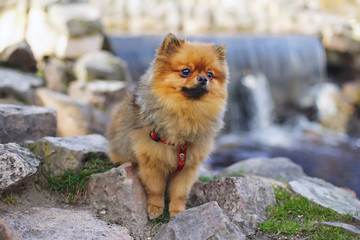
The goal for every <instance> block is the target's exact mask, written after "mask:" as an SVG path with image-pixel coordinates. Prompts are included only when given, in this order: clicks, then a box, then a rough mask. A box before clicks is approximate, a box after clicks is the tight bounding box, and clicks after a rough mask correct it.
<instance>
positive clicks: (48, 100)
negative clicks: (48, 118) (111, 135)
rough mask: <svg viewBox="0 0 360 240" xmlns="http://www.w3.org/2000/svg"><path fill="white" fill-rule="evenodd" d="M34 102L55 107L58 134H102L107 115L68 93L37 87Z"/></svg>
mask: <svg viewBox="0 0 360 240" xmlns="http://www.w3.org/2000/svg"><path fill="white" fill-rule="evenodd" d="M35 95H36V102H37V103H38V105H40V106H44V107H49V108H55V109H56V110H57V113H58V122H57V129H58V133H57V134H58V136H59V137H73V136H79V135H87V134H91V133H99V134H103V133H104V132H105V129H106V126H107V124H108V121H109V119H108V117H106V116H105V115H104V113H102V112H101V111H100V110H98V109H96V108H93V107H92V106H90V105H89V104H85V103H82V102H79V101H76V100H74V99H73V98H71V97H69V96H68V95H65V94H62V93H58V92H55V91H51V90H49V89H46V88H40V89H37V90H36V92H35Z"/></svg>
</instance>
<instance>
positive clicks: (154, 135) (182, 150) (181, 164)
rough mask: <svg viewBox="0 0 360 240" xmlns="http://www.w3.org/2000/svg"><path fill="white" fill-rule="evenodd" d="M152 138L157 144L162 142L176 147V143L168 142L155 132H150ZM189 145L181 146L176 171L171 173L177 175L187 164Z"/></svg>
mask: <svg viewBox="0 0 360 240" xmlns="http://www.w3.org/2000/svg"><path fill="white" fill-rule="evenodd" d="M149 136H150V138H151V139H152V140H154V141H155V142H162V143H164V144H167V145H170V146H175V144H174V143H169V142H168V141H166V139H164V138H162V137H160V136H159V135H158V134H157V133H156V132H155V131H154V130H153V131H151V132H150V134H149ZM187 145H188V143H187V142H185V144H182V145H179V150H178V154H177V155H178V165H177V167H176V169H175V170H174V171H172V172H171V173H176V172H178V171H179V172H180V171H181V170H182V169H183V168H184V166H185V163H186V150H187Z"/></svg>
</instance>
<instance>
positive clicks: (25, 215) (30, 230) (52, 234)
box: [2, 207, 133, 240]
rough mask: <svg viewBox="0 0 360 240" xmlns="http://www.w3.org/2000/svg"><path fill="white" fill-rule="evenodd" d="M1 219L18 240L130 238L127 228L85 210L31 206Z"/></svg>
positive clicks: (126, 239)
mask: <svg viewBox="0 0 360 240" xmlns="http://www.w3.org/2000/svg"><path fill="white" fill-rule="evenodd" d="M2 218H3V220H4V221H5V222H6V225H7V227H8V228H9V229H10V230H11V231H12V232H13V233H14V234H15V236H16V237H18V238H20V239H54V240H60V239H84V240H85V239H121V240H130V239H133V238H132V237H131V236H130V235H129V232H128V230H127V229H126V228H124V227H121V226H117V225H109V224H108V223H106V222H104V221H102V220H99V219H97V218H96V217H95V216H93V215H92V214H91V212H89V211H85V210H67V209H58V208H44V207H33V208H30V209H29V210H27V211H14V212H9V213H5V214H3V215H2Z"/></svg>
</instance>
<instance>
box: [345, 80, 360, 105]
mask: <svg viewBox="0 0 360 240" xmlns="http://www.w3.org/2000/svg"><path fill="white" fill-rule="evenodd" d="M342 92H343V94H344V96H345V97H346V98H347V99H348V100H349V102H350V103H352V104H357V105H360V80H357V81H351V82H346V83H344V85H343V86H342Z"/></svg>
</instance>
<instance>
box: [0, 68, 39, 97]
mask: <svg viewBox="0 0 360 240" xmlns="http://www.w3.org/2000/svg"><path fill="white" fill-rule="evenodd" d="M43 85H44V81H43V80H42V79H40V78H38V77H35V76H34V75H32V74H29V73H21V72H18V71H15V70H11V69H6V68H1V67H0V97H1V98H4V97H15V98H17V99H18V100H20V101H23V102H26V103H28V104H32V103H33V102H34V90H35V88H37V87H41V86H43Z"/></svg>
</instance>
